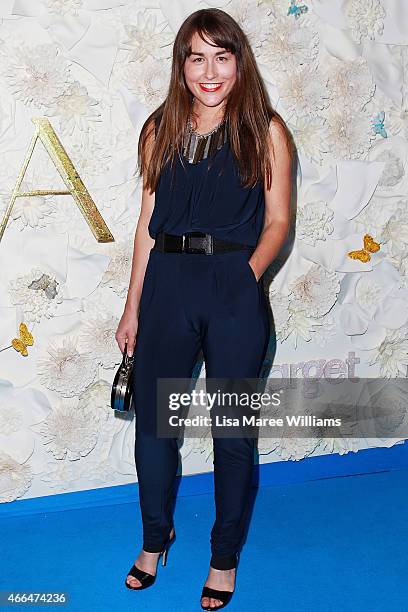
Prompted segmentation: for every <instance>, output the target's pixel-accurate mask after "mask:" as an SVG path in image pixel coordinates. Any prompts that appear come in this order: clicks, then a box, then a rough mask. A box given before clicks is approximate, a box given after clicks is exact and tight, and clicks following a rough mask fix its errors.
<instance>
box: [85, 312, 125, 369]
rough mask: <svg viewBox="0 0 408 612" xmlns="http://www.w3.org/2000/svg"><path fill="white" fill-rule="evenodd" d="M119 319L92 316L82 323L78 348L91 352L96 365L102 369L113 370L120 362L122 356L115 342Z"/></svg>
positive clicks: (110, 315) (106, 316)
mask: <svg viewBox="0 0 408 612" xmlns="http://www.w3.org/2000/svg"><path fill="white" fill-rule="evenodd" d="M118 325H119V319H118V318H117V317H115V316H114V315H112V314H109V313H105V314H104V316H102V317H101V316H99V315H98V316H92V317H89V319H88V320H86V321H85V322H84V325H83V328H82V333H81V335H80V337H79V348H80V350H82V351H89V350H92V354H93V357H94V359H95V361H96V362H97V363H100V364H101V365H102V366H103V367H104V368H113V367H115V365H117V364H119V363H120V362H121V361H122V354H121V352H120V350H119V348H118V343H117V342H116V340H115V333H116V330H117V328H118Z"/></svg>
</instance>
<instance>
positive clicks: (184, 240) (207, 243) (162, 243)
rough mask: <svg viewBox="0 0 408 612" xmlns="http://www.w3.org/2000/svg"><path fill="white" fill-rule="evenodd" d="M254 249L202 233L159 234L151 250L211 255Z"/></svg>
mask: <svg viewBox="0 0 408 612" xmlns="http://www.w3.org/2000/svg"><path fill="white" fill-rule="evenodd" d="M254 248H255V247H253V246H250V245H248V244H241V243H240V242H229V241H227V240H221V238H216V237H215V236H212V235H211V234H205V233H204V232H187V233H186V234H182V235H181V236H180V235H176V234H167V233H166V232H160V233H158V234H157V236H156V241H155V243H154V247H153V249H155V250H156V251H161V252H163V253H201V254H205V255H213V254H217V253H227V252H228V251H246V250H247V251H253V250H254Z"/></svg>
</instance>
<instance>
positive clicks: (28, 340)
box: [11, 323, 34, 357]
mask: <svg viewBox="0 0 408 612" xmlns="http://www.w3.org/2000/svg"><path fill="white" fill-rule="evenodd" d="M19 330H20V337H19V338H13V339H12V341H11V345H12V347H13V348H15V349H16V351H18V352H19V353H21V354H22V355H24V357H27V355H28V351H27V346H33V344H34V338H33V335H32V333H31V332H29V331H28V329H27V325H26V324H25V323H20V327H19Z"/></svg>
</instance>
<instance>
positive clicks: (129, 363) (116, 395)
mask: <svg viewBox="0 0 408 612" xmlns="http://www.w3.org/2000/svg"><path fill="white" fill-rule="evenodd" d="M133 359H134V355H132V357H129V356H128V354H127V347H126V348H125V351H124V352H123V359H122V363H121V364H120V366H119V368H118V370H117V372H116V374H115V378H114V379H113V383H112V391H111V408H113V410H119V411H120V412H128V411H129V410H130V408H131V407H132V405H133V401H132V391H133V389H132V380H133Z"/></svg>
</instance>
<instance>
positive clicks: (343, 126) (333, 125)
mask: <svg viewBox="0 0 408 612" xmlns="http://www.w3.org/2000/svg"><path fill="white" fill-rule="evenodd" d="M326 131H327V141H328V143H329V146H330V150H331V153H332V155H333V156H334V157H335V158H337V159H339V158H340V159H359V158H364V157H365V156H366V155H367V152H368V151H369V150H370V147H371V143H372V141H373V140H374V139H375V134H374V132H373V130H372V128H371V122H370V118H369V117H368V116H367V114H366V113H364V112H363V111H359V110H357V109H353V110H349V109H348V108H339V107H337V106H334V107H331V108H330V109H329V110H328V111H327V123H326Z"/></svg>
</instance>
